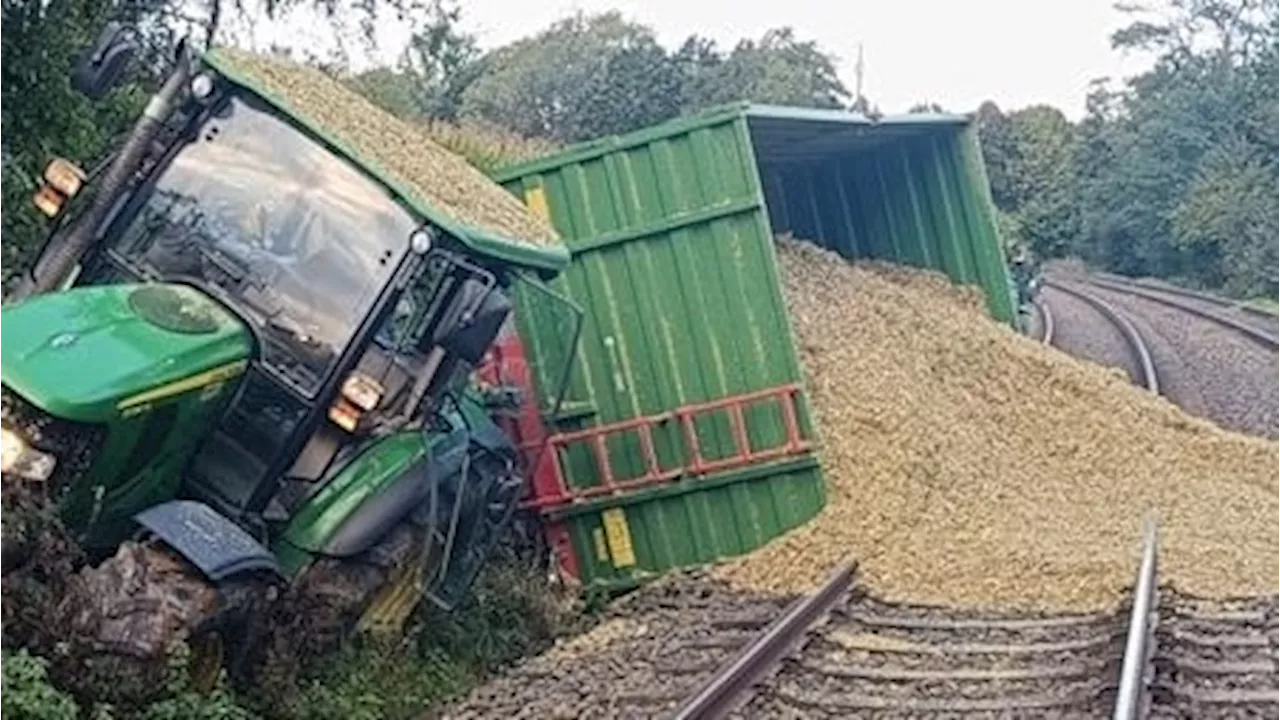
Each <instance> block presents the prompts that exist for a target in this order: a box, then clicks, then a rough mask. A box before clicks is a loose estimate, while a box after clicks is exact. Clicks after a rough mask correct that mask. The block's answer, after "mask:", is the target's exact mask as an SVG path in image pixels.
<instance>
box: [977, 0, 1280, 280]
mask: <svg viewBox="0 0 1280 720" xmlns="http://www.w3.org/2000/svg"><path fill="white" fill-rule="evenodd" d="M1126 11H1127V12H1130V13H1131V14H1132V15H1133V22H1131V23H1130V24H1129V25H1128V26H1127V27H1125V28H1123V29H1121V30H1120V31H1118V32H1116V33H1115V34H1114V35H1113V37H1112V42H1113V45H1114V46H1115V47H1116V48H1117V49H1121V50H1142V51H1148V52H1151V53H1155V55H1156V61H1155V64H1154V66H1153V67H1152V69H1151V70H1149V71H1148V72H1145V73H1143V74H1141V75H1138V76H1136V77H1133V78H1130V79H1129V80H1127V81H1126V82H1125V83H1123V84H1122V85H1120V86H1115V85H1113V84H1111V83H1109V82H1107V81H1097V82H1095V83H1094V85H1093V87H1092V89H1091V91H1090V94H1089V96H1088V100H1087V114H1086V116H1085V118H1084V119H1083V120H1082V121H1080V122H1079V123H1077V124H1075V125H1072V124H1071V123H1069V122H1067V121H1066V119H1065V118H1064V117H1062V115H1061V113H1059V112H1057V111H1056V110H1053V109H1052V108H1043V107H1040V108H1027V109H1024V110H1019V111H1017V112H1014V113H1010V114H1007V115H1006V114H1005V113H1002V112H1001V111H1000V110H999V108H997V107H996V106H995V105H994V104H992V103H986V104H984V105H983V106H982V107H981V108H979V110H978V113H977V120H978V128H979V137H980V140H981V142H982V147H983V154H984V157H985V159H986V164H987V169H988V174H989V176H990V178H991V185H992V195H993V198H994V200H995V203H996V206H997V208H998V209H999V210H1000V212H1001V213H1002V216H1003V226H1004V229H1005V231H1006V233H1007V234H1008V233H1012V234H1013V235H1014V236H1015V237H1014V239H1015V240H1017V241H1020V242H1024V243H1027V244H1028V245H1029V246H1030V247H1031V249H1032V250H1034V251H1036V252H1037V253H1039V254H1042V255H1047V256H1055V255H1066V254H1076V255H1079V256H1082V257H1084V258H1085V259H1087V260H1089V261H1091V262H1093V263H1094V264H1097V265H1100V266H1102V267H1106V268H1108V269H1111V270H1114V271H1117V272H1122V273H1128V274H1133V275H1156V276H1164V277H1170V278H1174V279H1179V280H1182V281H1186V282H1189V283H1192V284H1196V285H1201V286H1204V287H1211V288H1217V289H1223V290H1226V291H1227V292H1230V293H1234V294H1238V295H1254V294H1261V293H1269V292H1274V278H1275V272H1276V263H1277V232H1278V228H1277V219H1276V218H1277V192H1278V191H1280V188H1278V187H1277V182H1276V178H1277V173H1278V171H1280V157H1278V148H1280V144H1278V143H1277V94H1278V92H1280V89H1278V88H1277V65H1276V57H1277V53H1276V38H1277V33H1276V28H1277V19H1276V18H1277V3H1276V1H1275V0H1170V1H1169V2H1168V3H1167V4H1166V5H1162V6H1160V7H1157V8H1140V7H1128V8H1126Z"/></svg>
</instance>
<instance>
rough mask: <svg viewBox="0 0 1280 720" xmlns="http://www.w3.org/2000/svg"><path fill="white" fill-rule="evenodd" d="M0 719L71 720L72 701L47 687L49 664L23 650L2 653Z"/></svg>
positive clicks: (73, 701)
mask: <svg viewBox="0 0 1280 720" xmlns="http://www.w3.org/2000/svg"><path fill="white" fill-rule="evenodd" d="M3 665H4V687H3V689H2V690H0V715H3V716H4V717H5V718H8V719H9V720H75V718H76V717H77V715H78V714H79V709H78V708H77V707H76V703H75V700H73V699H72V698H71V696H70V695H68V694H67V693H64V692H62V691H61V690H58V689H57V688H55V687H54V686H53V685H51V684H50V683H49V676H48V667H49V663H48V662H46V661H45V660H44V659H43V658H39V657H36V656H34V655H30V654H28V653H27V651H26V650H18V651H17V652H13V653H11V652H9V651H8V650H5V651H4V652H3Z"/></svg>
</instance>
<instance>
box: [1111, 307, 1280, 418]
mask: <svg viewBox="0 0 1280 720" xmlns="http://www.w3.org/2000/svg"><path fill="white" fill-rule="evenodd" d="M1096 292H1097V294H1098V295H1099V296H1101V297H1103V298H1104V299H1105V300H1107V301H1108V302H1110V303H1112V304H1113V305H1115V306H1116V307H1117V308H1120V309H1121V310H1122V311H1123V312H1126V313H1128V314H1129V315H1130V316H1133V317H1141V318H1142V319H1143V320H1145V321H1146V323H1147V324H1148V325H1149V327H1151V329H1152V333H1151V334H1152V335H1157V336H1159V337H1160V338H1161V339H1162V340H1163V341H1164V342H1166V343H1167V344H1168V345H1170V346H1171V347H1173V348H1174V349H1175V350H1176V352H1177V354H1178V358H1179V360H1180V361H1181V365H1182V366H1183V370H1184V372H1185V373H1186V375H1187V377H1185V378H1181V379H1180V380H1181V381H1182V382H1184V383H1186V384H1190V385H1193V386H1195V388H1196V391H1197V393H1198V394H1199V396H1200V397H1201V398H1203V405H1202V406H1201V407H1198V408H1197V407H1194V406H1192V407H1191V408H1190V409H1191V410H1192V412H1194V413H1195V414H1197V415H1200V416H1201V417H1205V418H1207V419H1209V420H1212V421H1214V422H1215V423H1217V424H1218V425H1220V426H1222V427H1224V428H1226V429H1228V430H1235V431H1237V432H1243V433H1249V434H1253V435H1260V436H1263V437H1270V438H1272V439H1274V438H1276V436H1277V432H1278V429H1280V413H1278V412H1277V403H1276V397H1277V393H1280V381H1278V378H1280V364H1277V358H1278V357H1280V356H1277V354H1276V351H1275V350H1274V349H1272V348H1268V347H1264V346H1262V345H1260V344H1259V343H1257V342H1255V341H1253V340H1251V339H1249V338H1248V337H1246V336H1244V335H1242V334H1240V333H1239V332H1237V331H1235V330H1233V329H1231V328H1229V327H1225V326H1223V325H1220V324H1218V323H1215V322H1213V321H1212V320H1206V319H1204V318H1200V317H1196V316H1195V315H1192V314H1190V313H1187V312H1184V311H1181V310H1178V309H1176V308H1171V307H1169V306H1167V305H1162V304H1160V303H1158V302H1155V301H1153V300H1149V299H1147V298H1143V297H1139V296H1136V295H1130V294H1127V293H1123V292H1117V291H1115V290H1110V289H1106V288H1099V289H1097V291H1096ZM1180 300H1181V299H1180ZM1219 312H1224V311H1219ZM1171 397H1173V398H1174V399H1175V400H1177V401H1178V402H1179V404H1183V403H1182V398H1181V397H1180V396H1179V395H1178V394H1176V393H1172V394H1171ZM1184 407H1185V405H1184Z"/></svg>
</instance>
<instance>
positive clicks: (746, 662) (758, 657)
mask: <svg viewBox="0 0 1280 720" xmlns="http://www.w3.org/2000/svg"><path fill="white" fill-rule="evenodd" d="M856 568H857V564H856V563H852V562H851V563H848V564H846V565H844V566H842V567H841V568H840V569H839V570H837V571H836V572H835V573H833V574H832V575H831V578H830V579H828V580H827V582H826V583H825V584H824V585H823V586H822V587H821V588H820V589H819V590H818V591H817V592H815V593H813V594H812V595H809V596H807V597H803V598H800V599H798V600H796V601H795V602H793V603H792V604H791V605H790V606H788V608H787V611H786V612H785V613H783V614H782V616H781V617H779V618H778V619H777V620H775V621H774V622H773V623H771V624H770V625H769V627H767V628H765V630H764V632H763V633H761V634H760V636H759V637H758V638H756V639H755V640H753V641H752V642H751V644H749V645H748V646H747V647H746V648H744V649H743V650H742V651H741V652H739V653H738V654H737V655H735V656H734V658H733V659H732V660H730V661H729V662H728V663H725V664H724V665H723V666H721V667H720V669H719V670H717V671H716V673H715V674H714V675H712V676H711V678H710V679H708V680H707V681H706V682H705V683H703V684H702V685H701V686H700V687H699V688H698V690H697V691H696V692H695V693H693V694H692V695H691V696H690V697H689V699H688V700H687V701H685V702H684V703H683V704H681V706H680V707H679V708H678V709H677V710H676V713H675V715H673V716H672V717H673V718H675V719H676V720H713V719H714V718H722V717H725V716H726V715H728V714H729V713H730V712H731V711H732V710H733V708H734V707H735V706H736V704H737V701H738V700H740V699H742V695H743V694H744V693H745V692H746V691H747V690H748V689H750V688H751V686H753V685H755V684H756V683H757V682H759V680H760V679H761V678H762V677H763V676H764V675H765V673H767V672H768V671H769V669H770V668H772V667H774V666H776V665H777V664H778V663H779V662H780V661H781V660H782V659H783V658H784V657H785V656H786V655H787V654H788V653H790V652H791V651H792V649H793V648H794V647H795V645H796V644H797V643H798V642H799V641H800V640H801V639H802V638H803V637H804V634H805V633H806V632H807V631H808V630H809V628H810V627H812V626H813V625H814V623H816V622H818V620H820V619H821V618H822V617H823V616H824V615H825V614H826V613H827V611H829V610H830V609H831V608H832V607H834V606H835V605H836V604H837V603H839V602H840V600H841V599H842V598H844V596H845V595H846V594H847V593H848V591H849V590H850V589H852V588H853V578H854V574H855V572H856Z"/></svg>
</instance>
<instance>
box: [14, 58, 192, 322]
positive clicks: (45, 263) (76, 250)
mask: <svg viewBox="0 0 1280 720" xmlns="http://www.w3.org/2000/svg"><path fill="white" fill-rule="evenodd" d="M179 52H180V58H179V60H178V63H177V67H175V68H174V71H173V72H172V73H171V74H170V75H169V77H168V78H167V79H166V80H165V83H164V86H163V87H161V88H160V91H159V92H157V93H156V94H155V95H153V96H152V97H151V101H150V102H148V103H147V107H146V109H145V110H144V111H143V113H142V116H141V117H139V118H138V121H137V123H136V124H135V125H134V127H133V131H132V132H130V133H129V137H128V139H127V140H125V144H124V146H123V147H121V148H120V152H119V153H117V154H116V157H115V160H114V161H113V162H112V163H111V166H110V167H109V168H108V169H107V171H106V175H105V176H104V177H103V179H102V185H101V187H99V189H98V194H97V195H96V196H94V198H93V204H92V205H90V206H89V208H88V210H87V212H86V213H85V216H84V217H83V218H81V220H80V222H79V223H77V224H76V226H75V227H74V228H72V229H71V232H70V233H68V234H67V237H66V238H65V239H64V240H63V241H62V242H61V243H59V244H57V245H55V246H53V247H50V248H48V252H47V253H46V254H43V255H42V256H41V257H40V258H39V260H37V261H36V265H35V268H34V269H33V270H32V273H31V278H30V279H29V281H28V282H25V283H23V286H22V287H20V288H18V290H17V292H16V293H15V297H16V298H25V297H28V296H30V295H37V294H40V293H45V292H49V291H50V290H53V289H55V288H57V287H58V286H59V285H60V283H61V281H62V279H63V278H64V277H66V275H67V273H69V272H70V271H71V269H72V268H74V267H75V266H76V264H77V263H79V262H80V259H81V258H82V257H83V256H84V255H85V253H86V252H88V251H89V248H90V247H91V246H92V245H93V243H94V239H95V236H96V235H97V232H98V226H99V225H100V224H101V223H102V221H103V220H104V219H105V218H106V216H107V213H108V212H110V210H111V208H112V206H113V205H115V202H116V199H117V198H118V197H119V196H120V195H121V194H122V193H124V191H125V190H126V189H127V188H128V186H129V183H130V180H131V179H132V178H133V175H134V173H136V172H137V170H138V167H139V165H140V164H141V163H142V160H143V158H144V157H145V156H146V154H147V152H148V151H149V150H150V148H151V143H152V142H153V141H154V140H155V138H156V136H157V135H159V133H160V129H161V128H162V127H163V126H164V121H165V120H166V119H167V118H168V116H169V114H170V113H171V112H172V111H173V108H174V106H175V105H176V104H177V103H178V102H179V100H180V98H181V97H182V95H183V93H184V92H185V91H186V89H187V85H188V82H189V80H190V78H191V62H190V57H189V55H188V52H187V50H186V46H185V44H184V45H183V46H182V48H181V49H180V51H179Z"/></svg>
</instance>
